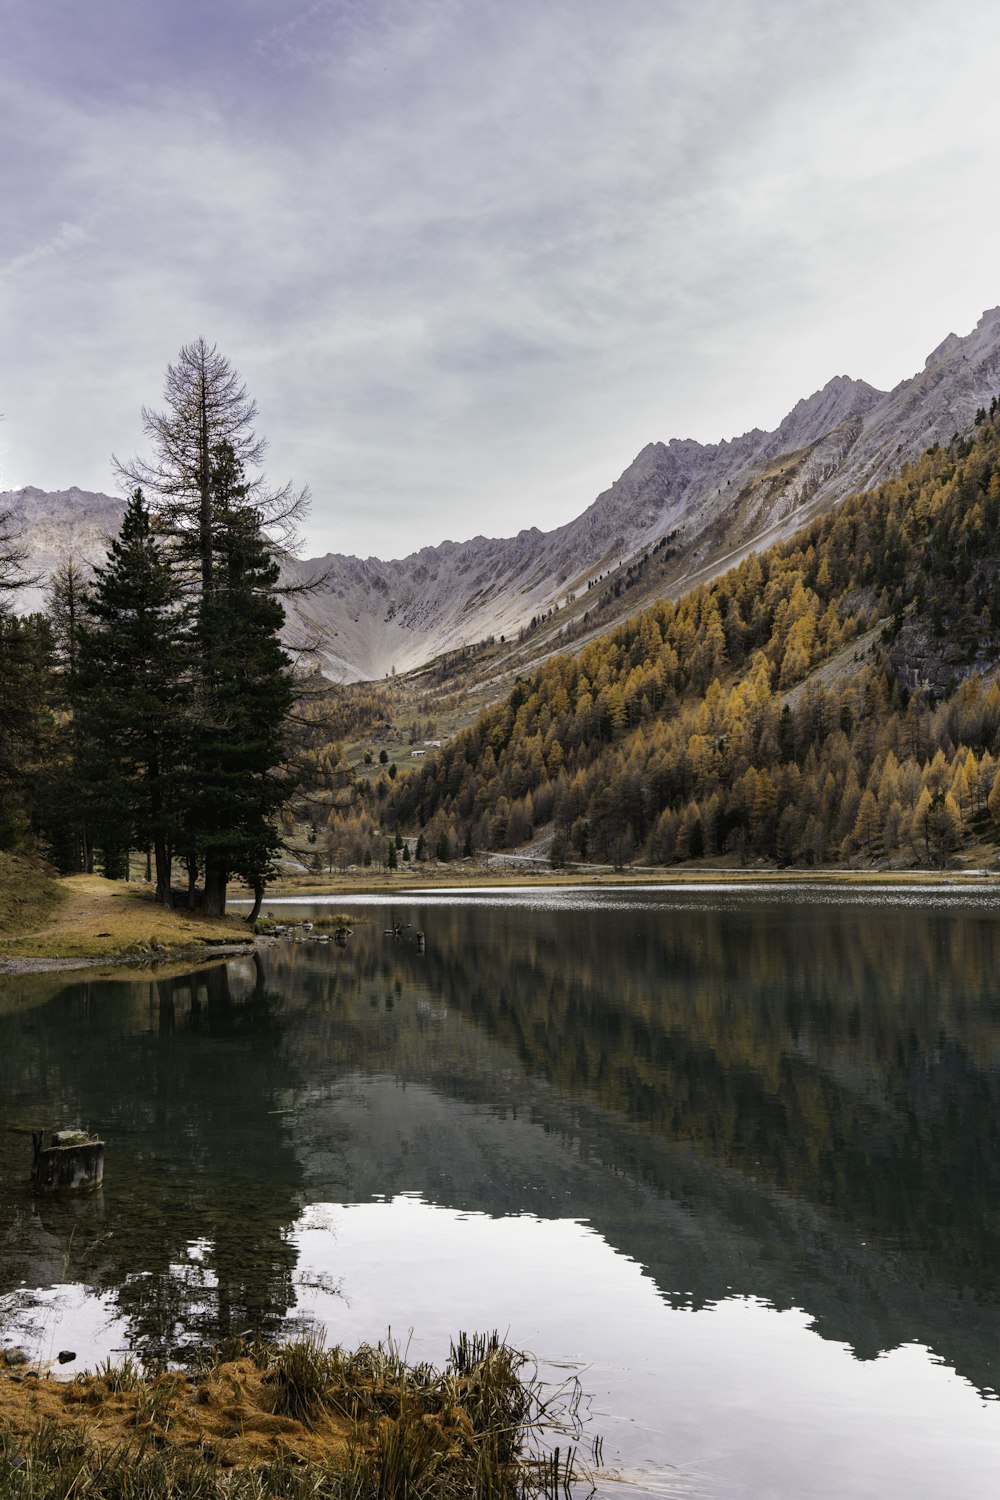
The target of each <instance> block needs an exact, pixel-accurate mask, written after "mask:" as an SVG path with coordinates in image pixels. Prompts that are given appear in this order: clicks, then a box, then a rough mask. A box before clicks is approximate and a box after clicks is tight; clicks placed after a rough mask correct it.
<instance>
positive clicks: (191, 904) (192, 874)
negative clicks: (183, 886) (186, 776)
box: [187, 854, 198, 911]
mask: <svg viewBox="0 0 1000 1500" xmlns="http://www.w3.org/2000/svg"><path fill="white" fill-rule="evenodd" d="M187 871H188V893H187V904H188V911H194V909H195V907H196V906H197V905H198V891H197V885H198V861H197V860H196V859H195V857H194V855H193V854H189V855H188V860H187Z"/></svg>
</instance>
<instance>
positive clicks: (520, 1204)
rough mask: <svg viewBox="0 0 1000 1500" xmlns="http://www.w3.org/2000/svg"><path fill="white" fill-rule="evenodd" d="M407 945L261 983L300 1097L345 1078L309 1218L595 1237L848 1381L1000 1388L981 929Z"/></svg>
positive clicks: (386, 944)
mask: <svg viewBox="0 0 1000 1500" xmlns="http://www.w3.org/2000/svg"><path fill="white" fill-rule="evenodd" d="M406 915H407V917H409V916H410V913H407V914H406ZM413 920H414V922H415V924H416V925H419V926H422V927H424V928H425V929H426V930H427V931H428V934H429V938H428V951H427V953H426V954H425V955H418V954H417V953H416V950H415V946H414V945H413V944H412V943H411V944H407V943H402V944H395V943H392V942H391V941H390V940H386V939H384V938H382V936H381V934H380V933H378V932H377V931H375V932H373V931H371V930H369V931H368V932H359V933H358V934H356V937H355V939H352V947H351V951H350V953H349V954H343V953H336V952H334V951H333V950H329V951H321V952H320V953H317V952H316V950H311V949H303V948H298V947H297V948H292V949H284V950H277V951H276V952H275V953H274V954H273V955H271V956H270V957H269V958H268V960H267V963H268V967H269V982H270V983H272V984H273V985H274V987H275V988H279V989H281V990H282V991H283V992H294V993H296V994H297V995H298V996H299V997H300V1002H299V1003H300V1004H305V1006H306V1010H305V1012H304V1013H302V1014H297V1015H296V1019H295V1025H294V1032H295V1042H294V1050H295V1052H296V1056H297V1057H298V1058H299V1059H300V1065H301V1068H302V1071H303V1072H304V1073H308V1072H312V1070H313V1068H316V1067H319V1068H320V1069H321V1071H322V1069H323V1068H324V1067H325V1068H326V1069H328V1070H329V1072H328V1079H329V1084H330V1085H331V1086H330V1087H328V1088H327V1089H326V1090H325V1091H324V1090H317V1091H316V1094H315V1097H314V1100H313V1103H312V1107H311V1108H310V1110H308V1111H306V1112H305V1114H304V1116H303V1119H302V1127H301V1128H302V1132H303V1134H302V1139H301V1141H300V1150H301V1152H302V1155H303V1164H304V1167H305V1171H306V1176H307V1182H308V1188H307V1191H308V1195H309V1196H310V1197H316V1196H329V1197H332V1198H362V1199H363V1198H366V1197H369V1196H371V1195H372V1194H373V1193H389V1192H394V1191H403V1190H413V1191H422V1192H424V1193H425V1194H426V1195H427V1196H429V1197H432V1198H434V1199H435V1200H436V1201H438V1202H442V1203H446V1204H449V1205H452V1206H458V1207H467V1208H472V1209H483V1210H485V1211H487V1212H491V1213H510V1212H517V1211H535V1212H538V1213H542V1214H546V1213H555V1214H571V1215H574V1216H578V1217H581V1218H587V1219H589V1220H590V1221H591V1222H592V1223H593V1224H594V1225H595V1227H596V1228H598V1229H599V1230H600V1231H601V1232H602V1234H604V1235H605V1237H606V1238H607V1239H608V1240H609V1241H610V1242H611V1243H612V1244H613V1245H615V1246H616V1247H617V1248H619V1249H621V1250H623V1251H624V1252H625V1253H626V1254H629V1255H630V1256H632V1257H633V1258H634V1259H636V1260H638V1261H639V1262H641V1263H642V1264H643V1265H644V1266H645V1267H646V1268H647V1269H648V1270H649V1272H650V1274H651V1275H652V1276H653V1278H654V1279H655V1281H656V1283H657V1285H658V1286H659V1288H660V1289H661V1291H662V1293H663V1295H664V1296H666V1297H668V1298H669V1299H670V1300H672V1301H677V1302H683V1303H687V1304H693V1305H699V1304H703V1303H707V1302H712V1301H715V1300H718V1299H719V1298H721V1297H724V1296H726V1295H729V1294H732V1293H746V1294H752V1295H756V1296H761V1297H766V1298H768V1299H769V1300H771V1301H772V1302H774V1303H775V1305H777V1306H779V1307H787V1306H792V1305H794V1306H799V1307H802V1308H804V1309H806V1310H807V1311H808V1312H809V1313H810V1314H811V1315H812V1316H813V1317H814V1319H815V1320H816V1323H817V1326H818V1327H819V1329H820V1331H821V1332H822V1333H823V1334H824V1335H825V1336H827V1337H830V1338H834V1339H838V1340H842V1341H844V1342H846V1343H848V1344H850V1346H851V1347H852V1348H853V1349H854V1350H855V1351H856V1352H857V1353H858V1355H859V1356H861V1357H870V1356H872V1355H874V1354H876V1353H877V1352H879V1350H881V1349H886V1348H892V1347H895V1346H896V1345H898V1344H900V1343H905V1342H910V1341H917V1342H921V1343H925V1344H927V1345H929V1346H930V1347H932V1348H934V1349H935V1350H936V1351H937V1352H938V1353H939V1354H940V1355H941V1356H942V1357H943V1358H945V1359H946V1360H947V1362H948V1363H949V1364H952V1365H954V1366H955V1367H956V1368H958V1369H960V1370H961V1371H962V1372H963V1373H965V1374H966V1375H968V1377H969V1378H970V1379H972V1380H973V1381H974V1382H975V1383H976V1384H977V1385H978V1386H979V1387H981V1388H983V1389H985V1388H988V1387H992V1386H993V1385H994V1384H995V1360H994V1350H995V1348H996V1342H997V1333H998V1332H1000V1318H998V1316H997V1307H996V1300H997V1296H996V1294H997V1290H998V1277H1000V1267H998V1260H997V1252H998V1249H1000V1245H998V1224H997V1221H996V1216H995V1205H996V1203H997V1202H998V1201H1000V1195H998V1190H1000V1109H998V1106H1000V1075H998V1070H997V1066H996V1061H997V1058H998V1057H1000V1047H998V1043H1000V1001H998V999H997V989H996V982H995V980H994V973H995V970H994V957H993V954H994V923H993V921H992V919H991V918H990V917H989V914H988V913H984V912H982V911H976V910H974V909H971V910H969V911H966V912H964V913H959V914H955V913H949V912H947V911H943V910H940V909H938V910H930V911H916V912H914V911H909V910H883V909H878V908H872V907H865V906H861V905H859V906H855V907H846V908H845V907H837V906H829V905H824V906H817V907H809V906H797V907H794V908H791V909H789V908H780V907H774V906H770V905H763V904H760V903H757V904H755V905H752V906H747V905H744V906H742V907H741V906H740V905H739V904H738V903H737V904H736V906H735V908H734V909H731V910H715V911H712V910H705V909H704V908H703V907H698V906H691V907H687V908H682V909H680V910H675V911H657V912H654V913H652V914H651V913H641V912H625V913H622V912H618V913H602V912H593V911H590V912H587V913H585V914H584V913H580V914H575V913H536V912H533V913H531V914H530V916H529V915H526V914H525V913H523V912H522V913H518V912H509V911H495V910H492V911H491V910H479V911H470V910H468V909H460V908H439V909H435V910H430V909H427V910H423V911H421V912H419V914H417V913H414V914H413ZM623 928H624V929H625V933H624V936H625V939H626V940H625V941H624V942H623V941H622V936H623V933H622V929H623ZM296 1009H297V1007H296ZM307 1059H308V1061H307ZM372 1075H376V1076H375V1077H374V1078H373V1076H372ZM334 1084H335V1086H332V1085H334ZM404 1084H405V1088H404V1087H402V1085H404ZM334 1128H336V1131H337V1135H338V1138H339V1139H340V1140H341V1141H342V1142H343V1141H347V1142H349V1145H348V1147H347V1149H346V1151H345V1149H344V1147H343V1146H341V1147H339V1148H338V1150H337V1151H336V1152H335V1153H331V1152H329V1151H327V1150H325V1149H324V1136H325V1135H326V1133H327V1132H328V1131H330V1130H332V1129H334Z"/></svg>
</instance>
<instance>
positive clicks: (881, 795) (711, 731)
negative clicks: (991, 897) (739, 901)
mask: <svg viewBox="0 0 1000 1500" xmlns="http://www.w3.org/2000/svg"><path fill="white" fill-rule="evenodd" d="M852 646H853V647H854V649H853V651H852ZM998 658H1000V417H998V402H997V401H996V400H994V401H993V402H992V404H991V408H990V410H989V411H986V410H981V411H980V412H979V413H978V415H977V418H976V425H975V427H974V429H972V430H971V431H970V433H969V434H968V435H966V436H960V435H956V436H955V438H954V439H953V440H952V442H951V443H950V444H948V445H946V446H941V445H935V446H934V447H933V448H932V449H930V450H928V451H927V452H926V453H924V454H923V455H922V457H921V458H920V459H919V461H917V462H915V463H911V464H907V465H905V466H904V467H903V469H902V471H901V473H900V474H899V476H898V477H897V478H895V479H893V480H890V481H889V482H887V483H884V484H882V485H881V486H880V487H879V488H877V489H876V490H873V491H870V492H867V493H864V494H860V495H854V496H851V497H849V498H848V499H847V500H846V501H845V502H844V503H843V504H842V505H840V506H839V507H838V508H837V509H836V510H835V511H833V512H831V513H830V514H828V515H826V516H824V517H822V518H821V519H819V520H817V521H815V522H814V523H813V524H811V525H810V526H808V527H807V528H806V529H805V530H803V531H800V532H798V533H797V534H796V535H795V536H794V537H793V538H792V539H791V540H789V541H787V542H783V543H780V544H778V545H775V546H772V547H771V548H770V549H768V550H767V551H766V552H764V553H761V554H759V555H754V556H750V557H748V558H747V559H746V560H745V561H743V562H742V563H740V565H739V566H737V567H735V568H733V569H732V570H731V571H730V572H728V573H726V574H725V575H724V576H723V577H721V578H719V579H717V580H716V581H715V582H713V583H711V584H708V585H705V586H701V587H698V588H695V589H694V590H692V591H691V592H690V593H688V594H686V595H685V596H684V597H683V598H681V599H679V600H677V601H672V600H661V601H659V602H658V603H656V604H655V605H653V606H652V607H651V608H649V609H646V610H644V611H642V612H641V613H639V614H636V615H635V616H634V617H632V618H631V619H630V620H629V621H628V622H627V623H626V624H625V625H624V626H623V627H622V628H621V629H619V630H616V631H614V632H613V633H611V634H609V635H607V636H605V637H604V638H602V639H600V640H597V641H595V642H593V643H592V644H590V645H588V646H587V647H585V648H584V649H583V650H582V651H581V652H580V653H579V654H578V655H575V656H568V655H567V656H561V657H559V658H557V659H555V660H552V661H549V662H547V663H545V664H544V665H543V666H542V667H541V668H540V670H539V671H537V672H536V673H535V674H534V675H532V676H531V677H530V678H526V679H524V680H520V681H519V682H518V683H517V684H516V686H515V688H514V690H513V692H512V693H511V694H510V695H509V697H508V698H507V699H506V700H505V701H504V702H502V703H500V704H498V705H496V706H495V707H493V708H491V709H489V710H488V711H487V712H485V713H483V714H482V715H481V716H480V718H479V719H478V721H477V722H476V723H475V725H473V726H472V727H471V728H469V729H468V730H466V731H465V732H464V733H462V734H460V735H458V736H456V738H455V739H454V740H453V741H452V742H451V743H450V744H448V745H447V746H446V747H445V748H444V749H443V750H442V751H441V752H440V753H439V754H438V755H437V756H435V757H434V758H433V759H432V760H428V761H426V762H425V763H424V764H423V765H422V766H421V768H420V769H419V770H418V771H417V772H416V773H415V774H413V775H410V776H407V777H401V778H400V779H399V780H398V781H397V783H396V784H395V786H393V787H392V788H388V787H387V788H386V789H385V794H384V807H383V809H382V820H383V822H384V823H387V824H388V825H389V826H390V827H398V828H401V829H402V830H403V831H404V832H406V833H415V832H417V831H420V832H422V833H423V835H424V840H425V843H426V845H427V847H428V848H430V849H431V850H433V851H435V852H437V853H438V854H439V857H440V856H441V855H445V854H447V855H459V854H462V853H463V852H464V853H470V852H473V851H475V850H478V849H503V848H514V847H516V846H518V845H520V844H522V843H524V841H525V840H527V839H529V838H530V837H531V836H532V833H533V832H534V831H535V830H536V829H538V828H540V827H542V826H544V825H547V824H551V826H552V828H553V829H554V838H553V842H552V862H553V864H555V865H559V864H562V863H564V862H566V861H569V860H579V861H600V862H608V863H612V864H613V865H615V866H617V867H622V866H624V865H626V864H629V863H631V862H632V861H634V860H638V861H642V862H644V863H650V864H654V865H669V864H672V863H674V862H677V861H682V860H686V859H693V858H699V857H703V856H708V857H712V856H719V855H724V854H728V855H735V856H737V857H738V858H739V859H744V860H745V859H754V860H764V861H769V862H775V863H777V864H779V865H790V864H796V865H799V864H801V865H805V866H818V865H825V864H830V863H837V862H840V861H848V862H853V863H857V862H859V861H860V862H868V863H870V862H873V861H882V860H887V861H890V862H893V863H898V864H903V865H906V864H912V865H923V864H929V865H932V866H942V865H945V864H947V863H948V862H949V860H950V859H951V858H952V857H953V855H954V854H955V853H956V851H958V850H959V849H960V848H961V847H962V846H963V845H969V844H973V843H978V842H981V841H983V840H986V841H988V842H990V841H994V840H995V837H996V829H997V826H998V825H1000V776H998V769H1000V738H998V730H1000V687H998V686H997V683H996V681H995V674H994V669H995V666H996V663H997V660H998ZM831 659H834V660H835V661H837V662H839V663H840V672H839V673H831V674H830V676H829V679H828V680H825V679H824V674H823V673H822V672H819V671H817V668H819V667H820V666H821V665H822V664H823V663H824V662H827V661H830V660H831ZM359 815H363V810H361V812H360V813H359V811H358V810H354V811H353V812H349V813H348V814H347V816H349V817H350V816H355V817H357V816H359ZM336 816H337V817H340V818H343V816H344V812H343V810H342V809H341V810H339V811H338V813H337V814H336Z"/></svg>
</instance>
